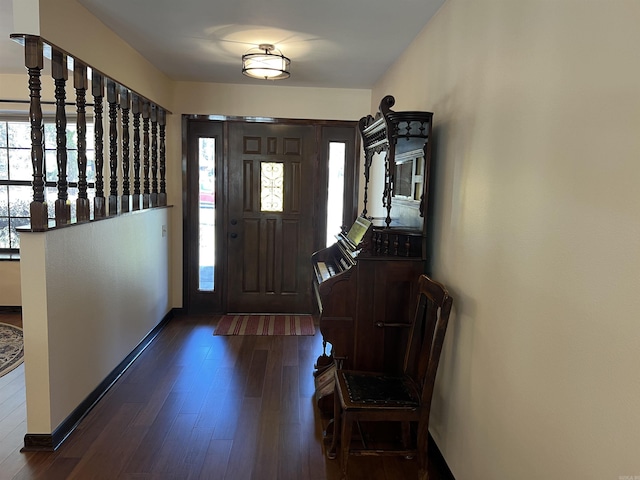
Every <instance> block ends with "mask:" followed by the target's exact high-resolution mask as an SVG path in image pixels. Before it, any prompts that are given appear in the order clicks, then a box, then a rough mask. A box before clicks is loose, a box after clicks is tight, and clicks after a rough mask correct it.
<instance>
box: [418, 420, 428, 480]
mask: <svg viewBox="0 0 640 480" xmlns="http://www.w3.org/2000/svg"><path fill="white" fill-rule="evenodd" d="M417 442H418V444H417V456H418V480H429V470H428V469H429V455H428V451H429V432H428V431H426V430H425V431H423V432H422V434H420V433H418V439H417Z"/></svg>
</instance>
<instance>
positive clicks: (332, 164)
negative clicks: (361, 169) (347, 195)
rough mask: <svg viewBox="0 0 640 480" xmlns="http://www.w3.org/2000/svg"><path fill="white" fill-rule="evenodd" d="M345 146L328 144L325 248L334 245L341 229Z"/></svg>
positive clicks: (339, 143) (334, 143) (337, 143)
mask: <svg viewBox="0 0 640 480" xmlns="http://www.w3.org/2000/svg"><path fill="white" fill-rule="evenodd" d="M345 151H346V144H345V143H344V142H329V182H328V184H329V185H328V189H327V246H329V245H331V244H333V243H335V241H336V238H335V236H336V235H337V234H338V233H340V229H341V227H342V214H343V208H344V205H343V204H344V166H345V162H346V157H345Z"/></svg>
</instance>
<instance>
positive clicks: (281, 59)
mask: <svg viewBox="0 0 640 480" xmlns="http://www.w3.org/2000/svg"><path fill="white" fill-rule="evenodd" d="M254 50H256V49H254ZM257 50H259V51H254V52H251V50H250V51H249V52H247V53H245V54H244V55H243V56H242V73H243V74H245V75H246V76H248V77H252V78H259V79H262V80H280V79H283V78H289V77H290V76H291V73H290V72H289V67H290V65H291V60H289V59H288V58H287V57H285V56H284V55H282V53H281V52H280V51H279V50H276V49H275V48H274V46H273V45H269V44H262V45H260V46H259V47H258V49H257Z"/></svg>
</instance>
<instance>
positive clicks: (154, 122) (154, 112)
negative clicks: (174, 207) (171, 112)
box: [151, 103, 158, 207]
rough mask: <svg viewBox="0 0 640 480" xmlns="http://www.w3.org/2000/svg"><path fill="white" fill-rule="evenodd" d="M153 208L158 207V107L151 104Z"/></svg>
mask: <svg viewBox="0 0 640 480" xmlns="http://www.w3.org/2000/svg"><path fill="white" fill-rule="evenodd" d="M151 178H152V180H151V206H152V207H157V206H158V107H157V105H156V104H155V103H154V104H151Z"/></svg>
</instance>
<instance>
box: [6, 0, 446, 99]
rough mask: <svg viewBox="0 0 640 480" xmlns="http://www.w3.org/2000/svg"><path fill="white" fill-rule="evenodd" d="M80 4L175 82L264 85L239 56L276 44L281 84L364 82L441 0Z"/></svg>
mask: <svg viewBox="0 0 640 480" xmlns="http://www.w3.org/2000/svg"><path fill="white" fill-rule="evenodd" d="M77 1H78V3H80V4H81V5H83V6H84V7H85V8H87V9H88V10H89V11H90V12H91V13H93V14H94V15H95V16H96V17H97V18H99V19H100V20H101V21H102V22H103V23H104V24H105V25H107V26H108V27H109V28H110V29H111V30H113V31H115V32H116V33H117V34H118V35H119V36H120V37H122V38H123V39H124V40H125V41H127V43H129V44H130V45H131V46H132V47H133V48H135V49H136V50H137V51H138V52H140V54H141V55H142V56H144V57H145V58H146V59H147V60H149V61H150V62H151V63H152V64H153V65H155V66H156V67H157V68H158V69H159V70H161V71H163V72H164V73H165V74H167V75H168V76H169V77H170V78H172V79H174V80H181V81H197V82H216V83H240V84H260V83H264V82H265V81H264V80H255V79H251V78H248V77H245V76H244V75H242V73H241V65H240V63H241V62H240V58H241V56H242V54H243V53H246V52H247V51H248V50H249V49H251V48H253V47H256V46H257V45H258V44H261V43H272V44H274V45H275V46H276V47H277V48H279V49H280V50H281V51H282V53H283V54H284V55H286V56H287V57H289V58H290V59H291V77H290V78H289V79H286V80H277V81H270V82H272V83H273V84H275V85H283V86H284V85H286V86H300V87H327V88H364V89H367V88H371V87H372V86H373V85H374V83H375V82H376V81H377V80H378V79H379V78H380V77H381V76H382V75H383V74H384V73H385V72H386V71H387V69H388V68H389V67H390V66H391V65H392V64H393V62H394V61H395V59H396V58H397V57H398V56H399V55H400V54H401V53H402V52H403V51H404V49H405V48H406V47H407V46H408V45H409V44H410V43H411V41H412V40H413V39H414V38H415V36H416V35H417V34H418V33H419V32H420V30H421V29H422V28H423V27H424V26H425V25H426V24H427V22H428V21H429V19H430V18H431V17H432V16H433V15H434V14H435V13H436V11H437V10H438V9H439V8H440V7H441V6H442V4H443V3H444V1H445V0H320V1H318V0H234V1H221V0H182V1H176V0H77ZM12 10H13V7H12V0H0V73H18V72H24V71H25V70H24V67H23V58H24V57H23V55H24V54H23V52H22V47H20V46H19V45H17V44H15V43H14V42H12V41H10V40H8V36H9V34H10V33H15V32H13V21H12ZM70 53H73V52H70Z"/></svg>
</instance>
